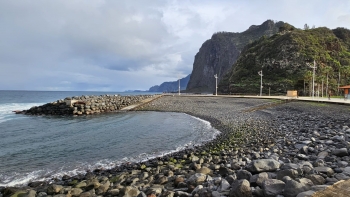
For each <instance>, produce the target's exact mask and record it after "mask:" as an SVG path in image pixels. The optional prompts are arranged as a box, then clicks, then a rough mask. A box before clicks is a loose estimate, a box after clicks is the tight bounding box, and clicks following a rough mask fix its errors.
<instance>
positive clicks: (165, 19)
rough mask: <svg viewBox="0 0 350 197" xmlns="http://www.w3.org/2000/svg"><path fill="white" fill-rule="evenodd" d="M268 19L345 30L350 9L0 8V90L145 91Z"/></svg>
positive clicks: (101, 2) (148, 0) (134, 2)
mask: <svg viewBox="0 0 350 197" xmlns="http://www.w3.org/2000/svg"><path fill="white" fill-rule="evenodd" d="M267 19H272V20H274V21H284V22H288V23H290V24H292V25H294V26H295V27H297V28H302V27H303V26H304V24H305V23H307V24H308V25H309V26H310V27H311V26H313V25H315V26H316V27H320V26H326V27H329V28H336V27H346V28H348V29H350V1H348V0H344V1H332V0H328V1H325V0H307V1H306V0H265V1H261V0H240V1H238V0H237V1H234V0H215V1H214V0H212V1H209V0H182V1H180V0H178V1H176V0H124V1H122V0H89V1H86V0H50V1H48V0H1V1H0V27H1V30H0V90H68V91H70V90H91V91H124V90H136V89H140V90H147V89H148V88H149V87H151V86H153V85H157V84H160V83H162V82H164V81H175V80H177V78H178V77H184V76H186V75H188V74H190V73H191V71H192V68H193V61H194V56H195V54H196V53H197V52H198V50H199V48H200V47H201V45H202V43H203V42H204V41H205V40H207V39H209V38H210V37H211V35H212V34H213V33H215V32H218V31H228V32H242V31H244V30H246V29H248V28H249V26H250V25H260V24H261V23H263V22H264V21H266V20H267Z"/></svg>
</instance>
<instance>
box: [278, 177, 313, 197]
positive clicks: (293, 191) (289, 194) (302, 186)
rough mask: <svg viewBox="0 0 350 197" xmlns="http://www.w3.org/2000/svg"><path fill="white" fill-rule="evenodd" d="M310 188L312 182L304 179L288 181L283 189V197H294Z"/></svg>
mask: <svg viewBox="0 0 350 197" xmlns="http://www.w3.org/2000/svg"><path fill="white" fill-rule="evenodd" d="M312 186H313V183H312V181H311V180H309V179H306V178H301V179H300V180H299V181H295V180H288V181H287V182H286V185H285V187H284V192H283V195H284V196H285V197H295V196H297V195H298V194H299V193H301V192H304V191H308V190H310V188H311V187H312Z"/></svg>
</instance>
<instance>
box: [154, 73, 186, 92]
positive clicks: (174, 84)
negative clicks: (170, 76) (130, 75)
mask: <svg viewBox="0 0 350 197" xmlns="http://www.w3.org/2000/svg"><path fill="white" fill-rule="evenodd" d="M190 76H191V74H189V75H187V76H186V77H184V78H182V79H180V89H181V90H185V89H186V87H187V84H188V81H189V80H190ZM148 91H149V92H177V91H179V80H177V81H171V82H164V83H162V84H160V85H155V86H152V87H151V88H150V89H149V90H148Z"/></svg>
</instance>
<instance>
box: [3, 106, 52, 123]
mask: <svg viewBox="0 0 350 197" xmlns="http://www.w3.org/2000/svg"><path fill="white" fill-rule="evenodd" d="M43 104H45V103H2V104H0V123H2V122H6V121H9V120H12V119H16V118H23V116H20V115H17V114H15V113H14V112H13V111H15V110H26V109H29V108H31V107H33V106H39V105H43Z"/></svg>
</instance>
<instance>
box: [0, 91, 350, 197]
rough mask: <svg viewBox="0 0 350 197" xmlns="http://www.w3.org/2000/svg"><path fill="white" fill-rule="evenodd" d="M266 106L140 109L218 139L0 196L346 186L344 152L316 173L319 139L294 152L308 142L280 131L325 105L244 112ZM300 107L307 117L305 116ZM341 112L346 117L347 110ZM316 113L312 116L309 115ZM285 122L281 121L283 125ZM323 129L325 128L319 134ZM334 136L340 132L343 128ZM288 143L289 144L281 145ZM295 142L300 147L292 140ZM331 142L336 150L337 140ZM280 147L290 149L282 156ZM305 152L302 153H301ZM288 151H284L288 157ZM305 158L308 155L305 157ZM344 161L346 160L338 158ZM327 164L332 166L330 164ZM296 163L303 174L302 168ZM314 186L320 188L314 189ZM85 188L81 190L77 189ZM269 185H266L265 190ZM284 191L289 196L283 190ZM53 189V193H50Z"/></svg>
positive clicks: (171, 101) (153, 105) (167, 100)
mask: <svg viewBox="0 0 350 197" xmlns="http://www.w3.org/2000/svg"><path fill="white" fill-rule="evenodd" d="M268 102H270V100H263V99H261V100H259V99H253V100H247V99H233V98H217V97H216V98H215V97H213V98H199V97H191V98H186V97H168V96H163V97H162V98H159V99H156V100H154V101H152V102H150V103H147V104H145V105H142V106H140V107H139V108H137V109H136V110H140V111H169V112H170V111H171V112H182V113H187V114H189V115H191V116H194V117H199V118H200V119H203V120H206V121H208V122H210V123H211V126H212V127H214V128H215V129H217V130H219V131H220V132H221V134H219V135H218V136H217V138H216V139H214V140H212V141H210V142H208V143H205V144H204V145H202V146H198V147H194V148H193V149H186V150H183V151H179V152H175V153H172V154H169V155H166V156H164V157H158V158H154V159H151V160H148V161H146V162H141V163H130V164H126V165H122V166H118V167H116V168H114V169H110V170H103V169H96V170H94V171H93V172H90V173H87V174H86V175H77V176H74V177H63V178H62V180H56V182H55V184H54V185H55V186H53V185H48V184H47V183H44V182H34V183H31V184H30V185H31V186H32V187H31V188H27V189H23V188H12V190H11V189H9V188H7V189H0V190H1V193H2V194H3V196H4V197H6V196H7V195H10V194H14V193H18V192H22V193H23V194H29V193H31V194H33V193H34V192H35V195H34V196H45V195H44V194H49V195H59V194H63V195H65V196H69V195H70V196H84V195H87V196H94V195H103V196H125V195H126V196H128V195H129V194H130V195H129V196H135V195H131V194H137V195H139V194H145V195H150V194H152V193H153V194H155V195H157V196H169V195H172V196H192V194H193V195H196V194H198V195H200V194H201V193H203V192H207V193H208V192H209V193H211V194H212V195H213V196H218V195H223V196H232V195H233V196H234V195H236V194H235V192H237V191H242V189H243V190H244V191H246V194H247V195H248V196H249V195H250V196H251V195H253V196H259V195H261V194H263V195H266V192H269V191H270V190H271V188H272V187H273V188H274V190H273V191H275V189H276V188H279V189H278V190H276V191H278V192H279V194H284V195H285V196H288V194H286V189H287V191H289V190H290V191H292V190H295V191H301V192H304V191H309V190H310V191H315V190H316V189H320V188H322V189H323V188H325V187H326V186H325V184H326V185H331V184H333V183H335V182H336V181H338V180H339V179H341V178H344V179H347V177H346V176H348V175H347V174H346V173H342V172H344V171H345V172H347V169H346V167H347V166H348V165H347V164H346V165H345V163H344V162H346V160H349V158H348V157H349V156H348V152H347V150H346V153H347V155H343V156H341V157H340V156H339V158H340V159H339V158H338V156H335V157H334V155H333V154H329V158H327V156H325V157H324V158H323V166H315V164H314V163H315V162H318V163H317V164H316V165H318V164H320V165H321V163H322V162H321V161H320V160H322V159H320V158H319V157H318V156H317V155H316V154H315V152H316V153H321V152H324V150H323V149H325V148H324V147H322V148H321V149H320V150H319V151H318V150H315V149H316V146H312V145H311V144H312V143H313V144H316V145H319V144H323V143H317V140H318V141H320V140H324V139H315V141H313V140H311V141H312V142H309V143H305V144H302V145H303V146H301V145H299V146H301V148H295V147H294V145H298V143H299V142H300V141H307V140H305V139H303V138H300V137H301V136H300V135H298V132H299V130H298V132H293V131H292V132H291V133H289V132H290V131H288V128H287V126H288V125H287V126H286V124H285V123H289V122H290V119H288V118H291V119H293V113H294V112H298V113H301V115H303V116H302V117H303V118H305V117H307V116H310V114H311V115H312V114H315V113H316V114H318V115H319V114H322V113H323V112H322V113H321V112H320V111H322V109H321V110H318V109H320V108H323V107H324V106H323V105H315V106H313V105H310V104H305V103H297V102H295V103H286V104H281V105H276V106H271V107H270V108H269V107H267V108H265V109H255V110H253V111H251V112H246V111H243V110H242V109H243V108H245V107H248V108H254V106H257V105H263V104H264V103H268ZM305 106H307V107H309V108H310V109H304V108H305ZM310 106H311V107H310ZM326 106H327V105H326ZM333 107H334V106H333ZM334 108H336V109H335V111H338V112H339V110H340V109H341V107H339V106H338V107H334ZM342 108H343V111H344V110H345V112H346V109H344V107H342ZM314 109H316V110H317V111H316V112H313V110H314ZM302 110H305V111H306V112H305V113H306V114H307V115H306V114H303V113H304V112H303V111H302ZM310 110H312V111H310ZM291 111H292V112H291ZM329 111H330V109H328V108H327V109H326V110H325V112H327V113H328V112H329ZM284 113H285V114H284ZM339 113H343V114H342V116H340V118H338V119H341V120H343V118H347V114H346V113H345V114H344V112H342V111H340V112H339ZM284 115H285V117H283V116H284ZM322 115H324V114H322ZM344 115H345V116H344ZM299 118H300V117H299ZM336 119H337V118H335V120H336ZM326 120H327V119H325V121H326ZM299 121H300V120H299V119H298V117H297V118H296V119H295V122H297V123H298V124H299V125H301V123H300V122H299ZM308 121H309V122H311V123H315V122H314V119H313V118H311V119H310V120H308V119H306V120H305V122H306V123H307V122H308ZM326 122H327V121H326ZM311 123H310V125H311ZM339 124H340V123H339ZM281 125H282V126H281ZM291 125H292V127H293V128H297V126H298V125H293V124H292V123H291ZM306 125H308V124H306ZM289 126H290V125H289ZM304 126H305V125H304ZM343 126H345V125H343ZM338 127H339V126H338ZM321 128H325V126H324V127H321ZM335 128H337V127H335ZM337 129H338V128H337ZM339 129H340V131H342V130H344V127H343V128H339ZM284 130H286V131H284ZM304 130H305V129H304ZM321 131H322V130H321ZM321 131H319V132H321ZM344 131H347V130H344ZM349 131H350V129H349ZM310 132H311V135H310V136H313V131H310ZM305 133H308V132H305V131H303V132H301V134H305ZM326 133H327V132H326ZM344 133H346V132H344ZM286 134H288V135H286ZM335 135H336V134H334V135H333V137H334V136H335ZM320 136H321V135H320ZM320 136H319V138H320ZM286 137H287V140H285V139H286ZM293 137H296V138H298V139H294V140H293ZM314 138H315V137H314ZM283 139H284V140H283ZM281 140H282V141H281ZM290 141H291V142H290ZM293 141H294V143H293ZM333 141H335V142H337V140H335V139H334V140H333ZM289 142H290V143H289ZM281 145H284V146H286V147H287V146H288V147H287V148H284V147H283V146H281ZM289 146H290V147H289ZM305 146H307V147H306V148H305ZM338 146H339V148H337V147H335V148H334V147H333V146H332V145H329V147H330V148H328V149H329V150H331V149H334V150H338V152H339V149H342V148H340V145H338ZM291 147H294V148H291ZM287 149H290V151H288V150H287ZM312 149H314V150H313V152H312V151H311V150H312ZM334 150H332V151H334ZM343 150H344V149H343ZM332 151H330V152H332ZM306 152H308V153H307V154H306ZM303 153H304V154H303ZM300 154H301V155H300ZM324 154H325V153H324ZM337 154H338V153H337ZM343 154H345V153H344V151H343ZM315 155H316V159H315ZM331 158H333V159H331ZM334 158H335V159H334ZM337 159H338V160H341V161H342V162H343V163H342V164H341V165H342V166H341V167H339V166H340V165H339V166H334V164H333V163H335V161H337V162H338V160H337ZM254 160H261V161H262V162H263V161H267V160H269V161H270V162H272V164H268V165H267V166H264V169H265V168H267V169H265V170H263V171H257V170H256V169H255V168H254V167H251V166H249V165H248V164H251V163H254V162H253V161H254ZM272 160H274V161H276V162H277V163H275V162H274V161H272ZM329 162H331V164H328V163H329ZM301 163H302V166H300V164H301ZM292 164H293V165H292ZM270 165H273V166H274V167H273V168H269V167H271V166H270ZM344 165H345V166H344ZM253 166H254V165H253ZM304 166H307V168H310V169H304V168H306V167H304ZM328 166H330V167H328ZM319 167H323V168H324V169H321V168H319ZM332 167H333V168H332ZM336 168H339V169H336ZM341 168H343V170H342V169H341ZM344 169H346V170H344ZM331 170H332V171H333V173H332V171H331ZM340 171H341V172H340ZM300 172H302V173H300ZM338 174H340V175H339V176H338V178H334V177H336V175H338ZM282 175H286V176H289V178H290V179H291V180H289V179H288V178H284V176H283V177H281V176H282ZM305 177H308V178H305ZM322 178H323V180H322ZM260 179H263V180H265V182H259V181H258V180H260ZM284 179H285V180H284ZM314 179H315V180H314ZM327 179H328V180H327ZM344 179H341V180H344ZM266 180H268V181H266ZM300 181H301V182H300ZM310 181H311V182H310ZM316 181H319V182H317V183H322V184H316V183H315V182H316ZM73 182H74V184H73ZM270 182H271V183H270ZM84 183H85V186H81V185H84ZM267 183H269V184H268V185H267ZM296 183H297V184H296ZM79 184H80V185H79ZM264 184H265V185H264ZM288 184H289V185H288ZM293 184H294V185H298V184H299V185H302V186H300V187H301V188H303V189H300V188H299V190H298V188H292V189H290V188H289V187H292V186H290V185H293ZM248 185H249V186H248ZM287 185H288V188H286V187H287ZM56 186H57V187H58V188H60V189H58V188H57V187H56ZM107 186H108V187H107ZM282 186H283V188H282ZM316 186H320V187H316ZM69 187H70V188H69ZM251 187H252V188H253V189H252V188H251ZM313 187H314V188H313ZM53 188H56V190H55V189H53ZM159 188H161V189H159ZM235 188H236V189H235ZM237 188H241V189H237ZM281 188H282V189H281ZM52 189H53V190H54V191H53V190H52ZM288 189H289V190H288ZM10 190H11V191H10ZM27 190H28V191H27ZM75 190H78V191H75ZM302 190H303V191H302ZM74 192H77V193H79V194H77V193H74ZM193 192H194V193H193ZM283 192H284V193H283ZM301 192H299V193H301ZM191 193H192V194H191ZM209 193H208V194H209ZM39 194H41V195H39ZM166 194H167V195H166ZM290 196H296V195H290Z"/></svg>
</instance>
